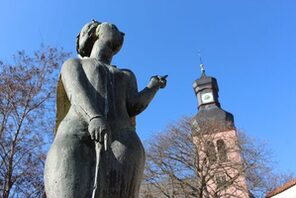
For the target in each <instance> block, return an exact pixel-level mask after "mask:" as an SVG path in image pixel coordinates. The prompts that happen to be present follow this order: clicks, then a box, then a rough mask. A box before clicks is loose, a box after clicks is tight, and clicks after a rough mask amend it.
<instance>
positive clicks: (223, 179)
mask: <svg viewBox="0 0 296 198" xmlns="http://www.w3.org/2000/svg"><path fill="white" fill-rule="evenodd" d="M226 182H227V180H226V175H224V174H222V175H217V176H216V184H217V187H218V188H220V187H221V186H224V185H225V184H226Z"/></svg>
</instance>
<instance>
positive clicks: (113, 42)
mask: <svg viewBox="0 0 296 198" xmlns="http://www.w3.org/2000/svg"><path fill="white" fill-rule="evenodd" d="M97 34H98V36H99V40H100V41H101V42H103V43H104V44H106V45H109V47H110V48H111V49H112V50H113V52H114V54H115V53H117V52H118V51H119V50H120V48H121V46H122V44H123V38H124V33H122V32H120V31H119V30H118V29H117V27H116V26H115V25H113V24H111V23H102V24H101V25H100V26H99V28H98V30H97Z"/></svg>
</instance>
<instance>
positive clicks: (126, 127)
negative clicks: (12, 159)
mask: <svg viewBox="0 0 296 198" xmlns="http://www.w3.org/2000/svg"><path fill="white" fill-rule="evenodd" d="M123 37H124V34H123V33H122V32H120V31H119V30H118V29H117V27H116V26H115V25H113V24H110V23H99V22H97V21H94V20H93V21H92V22H90V23H88V24H86V25H85V26H84V27H83V28H82V30H81V32H80V34H79V35H78V37H77V52H78V54H79V55H80V56H81V58H79V59H70V60H68V61H66V62H65V63H64V64H63V66H62V69H61V74H60V80H59V85H58V95H57V132H56V136H55V139H54V142H53V144H52V146H51V148H50V150H49V153H48V155H47V159H46V163H45V190H46V195H47V197H48V198H75V197H77V198H90V197H97V198H136V197H138V194H139V187H140V183H141V179H142V174H143V169H144V163H145V152H144V149H143V146H142V143H141V141H140V139H139V138H138V136H137V134H136V132H135V127H134V123H133V117H135V116H136V115H137V114H139V113H141V112H142V111H143V110H144V109H145V108H146V107H147V106H148V104H149V103H150V101H151V100H152V98H153V97H154V95H155V94H156V92H157V91H158V90H159V88H164V87H165V85H166V80H165V77H161V76H153V77H152V78H151V80H150V82H149V84H148V85H147V87H146V88H144V89H143V90H142V91H140V92H138V89H137V82H136V78H135V75H134V74H133V73H132V72H131V71H130V70H127V69H118V68H117V67H115V66H113V65H111V60H112V57H113V55H115V54H116V53H117V52H118V51H119V49H120V48H121V46H122V43H123Z"/></svg>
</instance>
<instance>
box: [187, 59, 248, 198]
mask: <svg viewBox="0 0 296 198" xmlns="http://www.w3.org/2000/svg"><path fill="white" fill-rule="evenodd" d="M200 66H201V77H200V78H199V79H197V80H196V81H195V82H194V83H193V89H194V92H195V94H196V97H197V100H198V113H197V114H196V115H195V116H194V118H193V119H192V121H191V125H192V135H193V142H194V144H195V145H196V150H197V166H198V174H199V177H200V178H201V184H200V185H201V186H202V187H203V188H204V189H203V190H202V192H203V193H202V197H207V198H212V197H213V198H214V197H221V198H228V197H237V198H249V197H250V196H249V193H248V189H247V185H246V179H245V176H244V169H243V161H242V158H241V153H240V149H239V148H240V147H239V142H238V136H237V131H236V128H235V125H234V118H233V115H232V114H231V113H229V112H227V111H225V110H223V109H222V108H221V105H220V103H219V99H218V98H219V95H218V92H219V87H218V83H217V80H216V79H215V78H214V77H210V76H207V75H206V73H205V69H204V65H203V64H201V65H200Z"/></svg>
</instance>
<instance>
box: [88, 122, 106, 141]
mask: <svg viewBox="0 0 296 198" xmlns="http://www.w3.org/2000/svg"><path fill="white" fill-rule="evenodd" d="M88 132H89V134H90V136H91V139H92V140H95V141H97V142H100V143H102V144H103V143H104V137H106V135H107V138H109V137H110V129H109V127H108V126H107V123H106V121H105V119H104V118H102V117H96V118H92V119H91V120H90V122H89V124H88Z"/></svg>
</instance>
